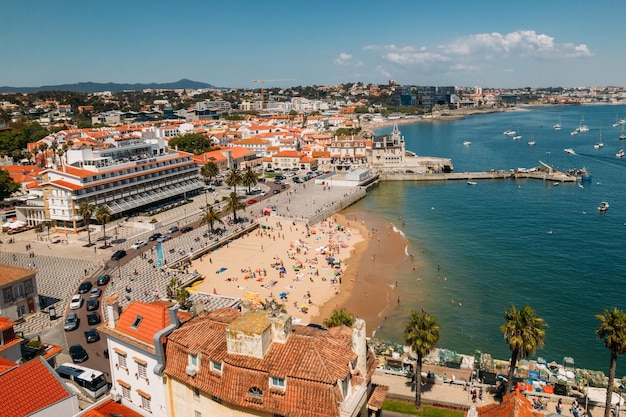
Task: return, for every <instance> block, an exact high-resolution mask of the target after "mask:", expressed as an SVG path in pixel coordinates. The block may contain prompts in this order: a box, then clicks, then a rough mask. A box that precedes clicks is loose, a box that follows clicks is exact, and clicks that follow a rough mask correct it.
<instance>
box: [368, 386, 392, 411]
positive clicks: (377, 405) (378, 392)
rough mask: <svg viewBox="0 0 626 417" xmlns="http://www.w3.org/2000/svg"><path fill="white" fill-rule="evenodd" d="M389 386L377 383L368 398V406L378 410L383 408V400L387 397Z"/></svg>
mask: <svg viewBox="0 0 626 417" xmlns="http://www.w3.org/2000/svg"><path fill="white" fill-rule="evenodd" d="M388 391H389V387H388V386H386V385H376V386H375V387H374V389H373V390H372V394H371V395H370V398H369V400H367V408H369V409H370V410H372V411H378V410H380V409H382V408H383V402H384V401H385V398H386V397H387V392H388Z"/></svg>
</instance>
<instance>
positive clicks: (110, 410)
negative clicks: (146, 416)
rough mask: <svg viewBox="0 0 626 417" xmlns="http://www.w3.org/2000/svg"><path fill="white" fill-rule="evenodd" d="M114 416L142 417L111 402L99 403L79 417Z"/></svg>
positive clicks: (123, 406) (119, 404)
mask: <svg viewBox="0 0 626 417" xmlns="http://www.w3.org/2000/svg"><path fill="white" fill-rule="evenodd" d="M116 415H117V416H124V417H143V414H140V413H138V412H136V411H134V410H132V409H130V408H128V407H126V406H125V405H123V404H121V403H117V402H115V401H113V400H106V401H104V402H101V403H100V404H98V405H97V406H95V407H94V408H92V409H91V410H89V411H87V412H85V414H82V415H81V417H111V416H116Z"/></svg>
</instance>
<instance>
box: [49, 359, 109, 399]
mask: <svg viewBox="0 0 626 417" xmlns="http://www.w3.org/2000/svg"><path fill="white" fill-rule="evenodd" d="M57 373H58V374H59V376H60V377H62V378H65V379H69V380H70V381H74V382H75V383H76V384H77V385H78V386H80V387H81V388H83V389H84V390H85V391H86V392H87V394H88V395H89V396H90V397H92V398H93V399H94V400H95V399H97V398H98V397H100V396H101V395H103V394H104V393H105V392H106V390H107V388H108V385H109V384H108V383H107V381H106V379H105V378H104V374H103V373H102V372H100V371H97V370H95V369H91V368H87V367H84V366H80V365H76V364H73V363H69V362H68V363H64V364H62V365H60V366H59V367H58V368H57Z"/></svg>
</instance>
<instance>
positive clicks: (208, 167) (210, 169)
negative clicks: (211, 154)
mask: <svg viewBox="0 0 626 417" xmlns="http://www.w3.org/2000/svg"><path fill="white" fill-rule="evenodd" d="M219 172H220V169H219V167H218V166H217V164H216V163H215V162H213V161H210V162H207V163H206V164H204V166H203V167H202V168H200V175H202V177H203V178H204V182H205V183H208V182H211V179H212V178H213V177H215V176H217V174H219Z"/></svg>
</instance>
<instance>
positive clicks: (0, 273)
mask: <svg viewBox="0 0 626 417" xmlns="http://www.w3.org/2000/svg"><path fill="white" fill-rule="evenodd" d="M36 273H37V271H35V270H34V269H26V268H20V267H18V266H12V265H6V264H0V287H2V286H4V285H6V284H10V283H13V282H15V281H20V280H22V279H24V278H28V277H30V276H34V275H35V274H36Z"/></svg>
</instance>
